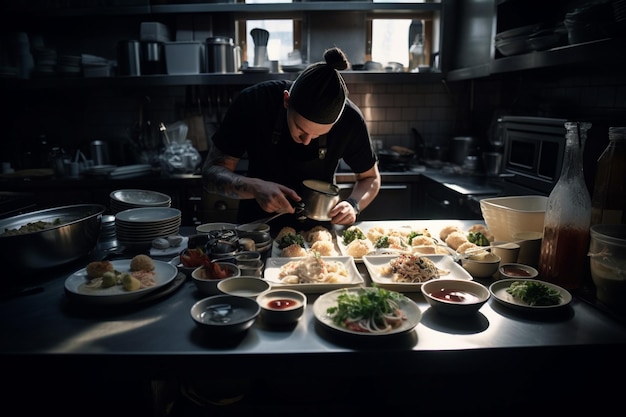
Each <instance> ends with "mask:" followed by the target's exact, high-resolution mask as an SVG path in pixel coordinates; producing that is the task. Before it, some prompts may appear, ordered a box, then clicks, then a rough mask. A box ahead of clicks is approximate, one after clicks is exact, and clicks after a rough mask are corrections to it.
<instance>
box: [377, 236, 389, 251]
mask: <svg viewBox="0 0 626 417" xmlns="http://www.w3.org/2000/svg"><path fill="white" fill-rule="evenodd" d="M374 247H376V248H388V247H389V236H381V237H379V238H378V239H377V240H376V243H374Z"/></svg>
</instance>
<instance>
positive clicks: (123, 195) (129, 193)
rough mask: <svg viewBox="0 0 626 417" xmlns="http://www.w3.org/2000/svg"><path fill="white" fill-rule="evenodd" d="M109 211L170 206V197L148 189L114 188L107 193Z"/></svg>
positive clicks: (117, 211)
mask: <svg viewBox="0 0 626 417" xmlns="http://www.w3.org/2000/svg"><path fill="white" fill-rule="evenodd" d="M109 197H110V205H111V211H112V212H113V213H114V214H116V213H119V212H120V211H124V210H128V209H131V208H141V207H170V206H171V205H172V198H171V197H170V196H169V195H167V194H163V193H158V192H156V191H149V190H135V189H128V190H116V191H113V192H112V193H111V194H109Z"/></svg>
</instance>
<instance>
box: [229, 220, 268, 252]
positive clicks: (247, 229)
mask: <svg viewBox="0 0 626 417" xmlns="http://www.w3.org/2000/svg"><path fill="white" fill-rule="evenodd" d="M237 234H238V235H239V237H240V238H241V239H252V240H253V241H254V250H255V251H256V252H259V253H261V258H262V259H265V258H267V255H268V254H269V253H270V252H271V250H272V236H271V235H270V226H269V225H267V224H265V223H247V224H241V225H239V226H237Z"/></svg>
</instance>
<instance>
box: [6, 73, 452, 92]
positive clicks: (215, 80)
mask: <svg viewBox="0 0 626 417" xmlns="http://www.w3.org/2000/svg"><path fill="white" fill-rule="evenodd" d="M342 75H343V77H344V79H345V81H346V83H348V84H363V83H385V84H401V83H436V82H439V81H440V80H441V79H442V74H441V73H440V72H431V73H421V74H420V73H407V72H399V73H398V72H374V71H343V72H342ZM297 76H298V74H297V73H260V74H242V73H229V74H192V75H141V76H121V77H99V78H83V77H45V78H36V77H34V78H31V79H15V78H0V85H2V87H3V88H4V89H5V90H12V89H41V88H50V89H62V88H84V87H158V86H186V85H252V84H256V83H258V82H261V81H268V80H295V79H296V77H297Z"/></svg>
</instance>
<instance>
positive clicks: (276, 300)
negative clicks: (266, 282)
mask: <svg viewBox="0 0 626 417" xmlns="http://www.w3.org/2000/svg"><path fill="white" fill-rule="evenodd" d="M256 301H257V303H258V304H259V307H260V308H261V319H262V320H263V322H265V323H267V324H276V325H285V324H292V323H295V322H297V321H298V320H300V318H301V317H302V315H303V314H304V309H305V308H306V303H307V299H306V295H304V294H303V293H301V292H300V291H295V290H289V289H271V290H268V291H265V292H264V293H262V294H259V296H258V297H257V298H256Z"/></svg>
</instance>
